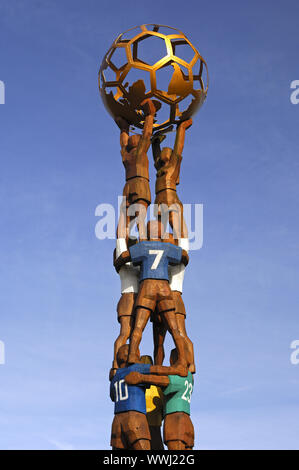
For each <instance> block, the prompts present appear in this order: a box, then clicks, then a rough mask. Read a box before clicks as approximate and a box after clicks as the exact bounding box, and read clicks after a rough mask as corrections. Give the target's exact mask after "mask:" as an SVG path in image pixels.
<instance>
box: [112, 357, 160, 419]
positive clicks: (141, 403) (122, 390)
mask: <svg viewBox="0 0 299 470" xmlns="http://www.w3.org/2000/svg"><path fill="white" fill-rule="evenodd" d="M150 367H151V366H150V364H132V365H131V366H129V367H124V368H123V369H117V371H116V374H115V376H114V377H113V379H112V380H111V384H110V398H111V400H112V401H114V402H115V406H114V414H117V413H123V412H124V411H139V412H140V413H144V414H146V404H145V389H146V388H148V387H150V385H142V384H140V385H128V384H126V382H125V377H126V375H128V374H129V373H130V372H140V373H141V374H149V373H150Z"/></svg>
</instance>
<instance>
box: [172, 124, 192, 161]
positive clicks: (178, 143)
mask: <svg viewBox="0 0 299 470" xmlns="http://www.w3.org/2000/svg"><path fill="white" fill-rule="evenodd" d="M190 126H192V119H188V121H182V122H180V123H179V124H178V127H177V131H176V138H175V144H174V149H173V151H174V152H175V153H177V154H178V155H182V153H183V148H184V143H185V133H186V130H187V129H189V127H190Z"/></svg>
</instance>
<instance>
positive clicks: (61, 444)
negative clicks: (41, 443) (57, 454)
mask: <svg viewBox="0 0 299 470" xmlns="http://www.w3.org/2000/svg"><path fill="white" fill-rule="evenodd" d="M48 441H49V443H50V444H53V445H54V446H55V447H57V449H59V450H76V449H75V447H74V446H73V445H72V444H68V443H67V442H59V441H56V440H55V439H48Z"/></svg>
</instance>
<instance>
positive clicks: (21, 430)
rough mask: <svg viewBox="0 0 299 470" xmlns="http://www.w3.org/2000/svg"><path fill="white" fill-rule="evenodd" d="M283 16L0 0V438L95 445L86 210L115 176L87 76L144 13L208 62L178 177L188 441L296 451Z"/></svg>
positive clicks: (97, 252) (293, 218)
mask: <svg viewBox="0 0 299 470" xmlns="http://www.w3.org/2000/svg"><path fill="white" fill-rule="evenodd" d="M298 13H299V6H298V2H296V1H293V0H288V1H287V2H283V1H282V0H279V1H276V2H270V1H266V0H262V1H257V0H253V1H251V2H239V1H230V0H228V1H227V2H222V1H220V0H219V1H214V0H211V1H210V2H202V1H200V0H196V1H195V0H191V1H189V2H188V3H187V4H183V3H182V2H180V1H178V0H173V1H172V2H157V1H153V2H135V1H132V0H128V1H127V2H125V7H124V6H123V2H120V1H118V0H116V1H115V2H114V3H113V4H109V2H108V3H103V2H99V1H95V0H86V1H84V2H83V1H78V0H75V1H66V0H62V1H57V0H55V1H45V0H42V1H35V0H30V1H27V2H22V1H19V0H10V1H9V2H2V3H1V6H0V42H1V45H2V46H1V50H0V80H2V81H3V82H4V83H5V86H6V103H5V105H1V106H0V129H1V136H0V148H1V173H0V180H1V185H0V196H1V197H0V208H1V209H0V210H1V232H0V233H1V252H0V253H1V254H0V256H1V263H0V273H1V286H2V288H1V296H0V340H1V341H3V342H4V343H5V352H6V363H5V365H0V448H1V449H57V448H61V449H108V448H109V439H110V425H111V422H112V417H113V405H112V403H111V402H110V399H109V393H108V391H109V383H108V371H109V368H110V366H111V361H112V346H113V342H114V339H115V337H116V336H117V334H118V323H117V320H116V304H117V301H118V298H119V292H120V290H119V280H118V277H117V275H116V273H115V272H114V269H113V267H112V264H111V259H112V250H113V248H114V241H113V240H105V241H99V240H98V239H97V238H96V237H95V232H94V229H95V225H96V222H97V220H98V219H97V218H96V217H95V209H96V207H97V205H98V204H100V203H103V202H106V203H112V204H114V205H116V203H117V195H118V194H120V192H121V190H122V186H123V179H124V171H123V167H122V164H121V157H120V154H119V143H118V132H117V129H116V126H115V124H114V123H113V121H112V119H111V118H110V116H109V115H108V114H107V113H106V111H105V109H104V107H103V105H102V103H101V100H100V97H99V93H98V88H97V72H98V68H99V65H100V63H101V59H102V57H103V55H104V54H105V52H106V50H107V49H108V47H109V46H110V44H111V42H112V41H113V39H114V37H115V36H116V35H118V33H120V32H122V31H125V30H127V29H129V28H131V27H133V26H135V25H139V24H142V23H152V22H154V23H160V24H168V25H170V26H173V27H178V28H179V29H181V30H182V31H184V32H185V33H186V34H187V36H188V37H189V38H190V39H191V41H192V42H193V43H194V44H195V45H196V46H197V47H198V49H199V51H200V52H201V53H202V55H203V56H204V58H205V59H206V60H207V63H208V67H209V73H210V89H209V92H208V98H207V101H206V103H205V104H204V106H203V108H202V109H201V111H200V112H199V113H198V115H197V116H196V117H195V119H194V124H193V126H192V128H191V129H190V131H189V133H188V139H187V142H186V146H185V150H184V160H183V164H182V171H181V185H180V187H179V194H180V196H181V199H182V200H183V202H188V203H202V204H203V205H204V244H203V248H202V249H201V250H199V251H195V252H192V253H191V260H190V265H189V266H188V269H187V271H186V276H185V284H184V300H185V304H186V307H187V330H188V331H189V333H190V337H191V339H192V340H193V342H194V346H195V351H196V358H197V368H198V374H197V375H196V377H195V391H194V394H193V398H192V419H193V422H194V426H195V430H196V436H197V439H196V448H202V449H275V448H281V449H298V422H299V399H298V396H299V365H297V366H296V365H292V364H291V362H290V354H291V350H290V344H291V342H292V341H293V340H295V339H298V338H299V322H298V294H297V292H298V253H299V246H298V228H299V224H298V196H299V189H298V177H299V175H298V172H299V164H298V145H299V136H298V122H299V105H297V106H296V105H292V104H291V102H290V94H291V90H290V83H291V82H292V81H293V80H296V79H297V80H298V79H299V66H298ZM151 174H152V175H153V171H152V170H151ZM152 187H153V184H152ZM150 329H151V327H150V326H148V327H147V330H146V332H145V335H144V339H143V342H142V346H141V351H142V353H144V354H148V353H149V354H150V353H151V352H152V341H151V331H150ZM171 346H172V342H171V340H170V339H168V340H167V348H168V349H169V348H170V347H171Z"/></svg>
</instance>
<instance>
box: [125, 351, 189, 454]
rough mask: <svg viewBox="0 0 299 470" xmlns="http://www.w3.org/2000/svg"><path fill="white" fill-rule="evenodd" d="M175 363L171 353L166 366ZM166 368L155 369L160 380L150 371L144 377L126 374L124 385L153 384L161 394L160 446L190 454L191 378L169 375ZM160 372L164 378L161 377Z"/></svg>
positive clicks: (175, 353) (174, 357) (132, 373)
mask: <svg viewBox="0 0 299 470" xmlns="http://www.w3.org/2000/svg"><path fill="white" fill-rule="evenodd" d="M176 362H177V351H176V350H175V349H173V350H172V351H171V356H170V364H171V365H174V364H175V363H176ZM169 370H170V368H168V367H165V368H164V367H163V366H160V367H159V373H160V374H161V376H158V375H153V369H152V368H150V370H149V373H148V375H144V374H142V373H140V372H139V371H138V372H137V371H136V372H130V373H129V374H128V375H127V376H126V377H125V381H126V383H127V384H130V385H147V384H155V385H157V386H159V387H161V388H163V394H164V428H163V436H164V443H165V444H166V445H167V447H168V449H169V450H191V449H192V448H193V446H194V427H193V423H192V421H191V418H190V402H191V395H192V392H193V385H194V380H193V375H192V374H191V372H188V375H187V376H185V377H184V376H179V375H172V374H170V373H169ZM163 372H164V375H163Z"/></svg>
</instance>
